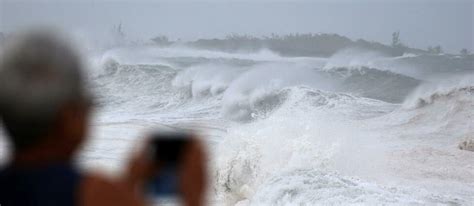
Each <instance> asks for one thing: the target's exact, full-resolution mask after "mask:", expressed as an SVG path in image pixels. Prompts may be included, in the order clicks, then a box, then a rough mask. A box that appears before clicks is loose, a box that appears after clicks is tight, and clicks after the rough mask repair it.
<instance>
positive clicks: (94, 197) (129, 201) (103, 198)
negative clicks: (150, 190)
mask: <svg viewBox="0 0 474 206" xmlns="http://www.w3.org/2000/svg"><path fill="white" fill-rule="evenodd" d="M80 202H81V205H87V206H89V205H144V203H143V202H142V201H141V199H140V198H139V197H138V196H137V195H136V193H135V192H134V188H129V187H128V185H126V184H124V183H122V182H121V181H118V180H115V179H112V178H109V177H107V176H105V175H103V174H100V173H87V174H85V175H84V176H83V180H82V183H81V186H80Z"/></svg>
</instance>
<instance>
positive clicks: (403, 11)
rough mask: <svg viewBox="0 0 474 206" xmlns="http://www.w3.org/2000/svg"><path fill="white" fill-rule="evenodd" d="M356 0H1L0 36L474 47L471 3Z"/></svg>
mask: <svg viewBox="0 0 474 206" xmlns="http://www.w3.org/2000/svg"><path fill="white" fill-rule="evenodd" d="M357 2H358V3H353V2H352V3H351V1H344V0H336V1H329V0H315V1H292V2H290V1H277V2H276V1H270V0H254V1H238V0H233V1H229V0H224V1H218V0H214V1H210V0H208V1H191V0H179V1H149V0H148V1H144V0H141V1H120V2H118V1H111V0H107V1H99V0H96V1H79V0H65V1H53V2H52V1H33V0H29V1H21V2H19V1H10V0H9V1H7V0H0V31H3V32H12V31H15V30H18V29H20V28H23V27H27V26H31V25H38V24H42V25H45V24H49V25H55V26H58V27H62V28H64V29H67V30H69V31H73V32H79V33H83V34H87V35H90V36H102V37H103V36H104V35H106V34H107V33H109V32H110V30H111V28H112V26H113V25H114V24H119V23H120V22H122V24H123V27H124V31H125V33H126V34H127V35H128V36H130V37H132V38H139V39H149V38H151V37H153V36H156V35H162V34H164V35H169V36H170V37H172V38H173V39H176V38H181V39H195V38H201V37H223V36H225V35H226V34H230V33H239V34H251V35H258V36H261V35H268V34H271V33H278V34H287V33H296V32H299V33H306V32H313V33H318V32H322V33H337V34H340V35H345V36H348V37H350V38H351V39H358V38H364V39H367V40H372V41H379V42H383V43H390V41H391V33H392V32H394V31H400V36H401V39H402V41H403V43H405V44H407V45H409V46H412V47H418V48H426V47H428V46H430V45H438V44H440V45H441V46H442V47H443V48H444V49H445V50H447V51H450V52H458V51H459V50H460V49H461V48H468V49H470V50H471V51H472V50H473V48H474V42H473V38H474V37H473V35H474V31H473V30H474V25H473V21H474V20H473V18H474V16H473V15H474V14H473V13H474V0H450V1H448V0H445V1H442V0H431V1H430V0H412V1H408V0H401V1H396V0H380V1H375V0H362V1H357Z"/></svg>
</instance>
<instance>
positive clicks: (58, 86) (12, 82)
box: [0, 30, 87, 150]
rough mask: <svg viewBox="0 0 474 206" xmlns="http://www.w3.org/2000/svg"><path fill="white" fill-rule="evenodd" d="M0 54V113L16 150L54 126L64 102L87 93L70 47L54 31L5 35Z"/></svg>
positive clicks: (76, 58)
mask: <svg viewBox="0 0 474 206" xmlns="http://www.w3.org/2000/svg"><path fill="white" fill-rule="evenodd" d="M5 46H6V47H5V48H4V50H3V51H4V53H3V54H2V57H1V58H0V118H1V119H2V122H3V125H4V126H5V129H6V132H7V133H8V136H9V138H10V140H11V143H12V144H13V146H14V148H15V149H16V150H21V149H23V148H28V147H30V146H33V145H34V144H35V143H37V142H39V141H41V138H42V137H43V136H44V135H45V134H46V133H47V132H48V131H49V130H50V129H51V127H53V126H54V121H55V118H56V117H57V115H58V112H59V110H60V108H61V106H63V105H64V104H65V103H67V102H71V101H77V100H80V99H84V98H86V96H87V92H86V89H85V88H84V86H85V85H84V79H83V76H82V65H81V61H80V59H79V56H78V55H77V53H76V52H75V50H74V49H73V48H72V47H71V46H70V45H69V44H68V43H67V41H65V40H64V39H62V38H61V37H60V36H59V35H58V34H55V33H53V32H51V31H46V30H38V31H30V32H27V33H23V34H19V35H17V36H14V37H12V38H11V39H10V38H9V39H8V40H7V42H6V45H5Z"/></svg>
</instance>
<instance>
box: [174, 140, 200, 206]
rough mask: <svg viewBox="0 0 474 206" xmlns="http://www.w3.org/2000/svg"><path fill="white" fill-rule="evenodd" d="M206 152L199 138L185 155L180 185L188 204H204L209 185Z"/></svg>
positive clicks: (192, 142)
mask: <svg viewBox="0 0 474 206" xmlns="http://www.w3.org/2000/svg"><path fill="white" fill-rule="evenodd" d="M206 159H207V157H206V152H205V149H204V147H203V145H201V142H200V141H199V140H198V139H193V140H192V141H191V143H190V144H189V145H188V147H187V149H186V151H185V154H184V156H183V164H182V169H181V172H180V187H181V192H182V194H183V200H184V202H185V204H186V205H188V206H189V205H202V204H204V197H205V190H206V187H207V165H206V163H207V161H206Z"/></svg>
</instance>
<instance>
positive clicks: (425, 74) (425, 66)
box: [79, 46, 474, 206]
mask: <svg viewBox="0 0 474 206" xmlns="http://www.w3.org/2000/svg"><path fill="white" fill-rule="evenodd" d="M86 60H87V62H88V74H89V80H90V81H89V84H90V88H91V89H92V90H93V91H94V92H95V94H96V98H97V104H98V107H97V108H96V110H95V113H94V118H93V121H92V126H93V129H92V130H91V131H90V136H91V138H90V140H89V142H88V143H87V144H86V145H85V147H84V150H83V152H81V154H80V157H79V162H80V163H81V165H83V166H84V167H91V168H102V169H103V170H104V171H107V172H110V173H111V174H119V173H120V171H121V170H122V167H123V166H124V165H125V164H126V162H127V161H126V157H127V156H128V155H129V154H130V152H131V150H132V148H133V147H134V145H137V144H139V142H140V140H142V139H143V137H144V136H145V134H146V131H148V130H149V129H150V128H159V129H163V130H165V129H176V128H177V129H187V130H193V131H196V132H198V133H199V134H200V136H201V138H202V139H203V140H204V141H205V143H206V147H207V149H208V153H209V176H210V179H211V180H212V182H211V183H210V185H209V193H208V196H209V202H210V203H211V204H214V205H240V206H242V205H471V204H473V202H474V195H473V194H474V152H470V151H466V150H461V149H459V144H460V143H461V142H462V141H465V140H467V139H473V138H474V65H473V64H474V59H473V57H472V55H471V56H469V57H461V56H456V55H414V54H405V55H403V56H400V57H388V56H384V55H382V54H378V53H376V52H368V51H361V50H355V49H347V50H343V51H340V52H338V53H336V54H334V55H333V56H331V57H328V58H317V57H283V56H280V55H278V54H276V53H274V52H272V51H270V50H261V51H259V52H254V53H248V52H241V53H239V52H237V53H226V52H220V51H209V50H199V49H193V48H187V47H179V46H176V47H164V48H161V47H154V46H127V47H117V48H113V49H108V50H100V51H91V52H89V53H88V54H87V59H86Z"/></svg>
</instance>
